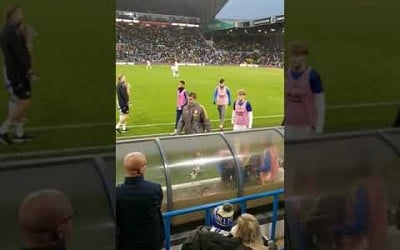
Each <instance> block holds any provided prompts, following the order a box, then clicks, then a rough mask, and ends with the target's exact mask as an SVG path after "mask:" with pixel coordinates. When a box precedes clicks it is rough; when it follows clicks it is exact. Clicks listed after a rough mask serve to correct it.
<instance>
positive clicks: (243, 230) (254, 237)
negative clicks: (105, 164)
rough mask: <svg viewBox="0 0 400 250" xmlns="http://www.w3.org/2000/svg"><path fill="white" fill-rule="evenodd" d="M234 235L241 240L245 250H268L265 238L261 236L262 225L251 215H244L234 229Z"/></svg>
mask: <svg viewBox="0 0 400 250" xmlns="http://www.w3.org/2000/svg"><path fill="white" fill-rule="evenodd" d="M231 232H232V235H233V237H235V238H238V239H240V241H241V242H242V244H243V246H244V249H247V250H264V249H265V250H267V249H268V248H267V247H266V246H264V240H263V236H262V234H261V229H260V224H259V223H258V221H257V219H256V217H254V216H253V215H251V214H242V215H241V216H239V218H238V219H237V221H236V225H235V226H234V227H233V228H232V231H231Z"/></svg>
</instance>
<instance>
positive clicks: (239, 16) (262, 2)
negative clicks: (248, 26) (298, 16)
mask: <svg viewBox="0 0 400 250" xmlns="http://www.w3.org/2000/svg"><path fill="white" fill-rule="evenodd" d="M283 14H284V1H283V0H229V1H228V3H226V5H225V6H224V7H223V8H222V9H221V10H220V11H219V12H218V14H217V16H216V17H215V18H216V19H220V20H256V19H262V18H268V17H271V16H279V15H283Z"/></svg>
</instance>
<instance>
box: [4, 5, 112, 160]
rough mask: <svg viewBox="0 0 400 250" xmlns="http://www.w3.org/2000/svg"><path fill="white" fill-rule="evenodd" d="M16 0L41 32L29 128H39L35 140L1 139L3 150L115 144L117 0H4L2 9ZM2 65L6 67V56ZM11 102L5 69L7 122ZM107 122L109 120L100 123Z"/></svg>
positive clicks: (35, 44) (38, 42)
mask: <svg viewBox="0 0 400 250" xmlns="http://www.w3.org/2000/svg"><path fill="white" fill-rule="evenodd" d="M10 4H19V5H20V6H22V8H23V10H24V12H25V19H26V22H27V23H28V24H30V25H32V26H34V27H35V29H36V30H37V32H38V33H39V37H37V39H36V40H35V41H34V57H33V68H34V70H35V71H37V73H38V74H39V79H38V80H37V81H36V82H34V83H33V84H32V93H33V103H32V107H31V109H30V110H29V112H28V115H27V118H28V122H27V124H26V125H27V129H35V128H36V129H35V130H33V131H29V134H30V135H32V136H33V137H34V140H33V141H32V142H30V143H27V144H18V145H17V144H15V145H13V146H7V147H6V146H2V145H0V153H2V152H10V153H11V152H12V153H18V152H23V151H32V150H33V151H36V150H38V151H40V150H54V149H65V148H77V147H86V146H95V145H104V144H111V143H112V140H113V138H114V137H115V135H114V131H113V127H114V126H113V125H112V124H113V121H111V119H112V118H113V116H114V106H115V104H114V102H115V101H114V98H113V94H114V93H115V88H114V86H113V85H112V82H113V79H114V76H115V72H114V65H115V51H114V44H115V39H114V38H115V31H114V25H115V24H114V23H115V21H114V12H113V9H114V2H112V1H105V0H101V1H98V0H89V1H79V2H77V1H52V0H37V1H22V0H16V1H9V0H6V1H0V10H2V11H1V15H3V13H5V9H6V7H7V6H9V5H10ZM39 6H41V7H39ZM43 6H44V7H43ZM93 6H96V8H93ZM76 8H79V11H76ZM3 10H4V11H3ZM0 25H1V26H3V16H1V21H0ZM0 69H1V72H3V57H2V56H1V59H0ZM7 105H8V92H7V90H6V89H5V88H3V73H1V78H0V120H1V122H3V120H4V118H5V115H6V112H7ZM105 123H109V125H108V126H107V125H102V126H98V125H96V124H105ZM79 124H95V125H94V126H87V127H79ZM69 125H74V126H75V127H73V128H71V127H70V126H69ZM63 127H64V128H63ZM37 128H40V129H39V130H37Z"/></svg>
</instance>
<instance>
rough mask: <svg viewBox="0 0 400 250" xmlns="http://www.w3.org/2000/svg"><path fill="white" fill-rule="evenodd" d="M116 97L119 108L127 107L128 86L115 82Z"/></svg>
mask: <svg viewBox="0 0 400 250" xmlns="http://www.w3.org/2000/svg"><path fill="white" fill-rule="evenodd" d="M117 98H118V105H119V107H120V108H123V107H128V105H129V93H128V88H127V87H126V85H125V84H124V83H122V82H119V83H118V84H117Z"/></svg>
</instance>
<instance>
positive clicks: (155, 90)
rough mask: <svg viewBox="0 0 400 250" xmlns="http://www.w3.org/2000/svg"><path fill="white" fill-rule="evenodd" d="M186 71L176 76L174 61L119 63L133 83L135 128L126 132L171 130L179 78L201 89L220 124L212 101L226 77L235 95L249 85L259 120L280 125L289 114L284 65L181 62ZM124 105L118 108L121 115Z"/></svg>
mask: <svg viewBox="0 0 400 250" xmlns="http://www.w3.org/2000/svg"><path fill="white" fill-rule="evenodd" d="M179 71H180V77H179V78H173V77H172V74H171V71H170V67H169V66H157V65H153V69H152V70H150V71H147V70H146V67H145V66H141V65H136V66H132V65H117V68H116V73H117V75H119V74H125V75H126V77H127V81H128V82H129V83H130V84H131V93H130V94H131V112H130V117H129V122H128V126H131V128H130V131H128V132H126V133H124V134H122V136H139V135H149V134H164V133H171V132H172V131H173V129H174V122H175V112H176V106H175V105H176V88H177V84H178V81H179V80H181V79H183V80H185V82H186V89H187V90H188V91H189V92H190V91H194V92H196V93H197V95H198V98H197V99H198V101H199V103H201V104H202V105H204V106H205V108H206V110H207V113H208V116H209V117H210V120H211V121H212V128H213V129H217V128H218V125H219V123H218V112H217V109H216V106H214V105H213V103H212V97H213V93H214V89H215V87H216V86H217V83H218V81H219V79H220V78H224V79H225V80H226V85H227V86H228V87H229V88H230V90H231V94H232V98H233V99H234V98H236V91H237V90H238V89H240V88H243V89H245V90H246V92H247V99H248V101H249V102H250V103H251V105H252V107H253V115H254V122H253V124H254V126H253V127H270V126H278V125H280V124H281V122H282V116H283V70H282V69H273V68H242V67H238V66H204V67H203V66H180V67H179ZM231 113H232V107H228V111H227V119H226V122H225V127H226V129H227V130H231V128H232V125H231V122H230V121H231V120H230V117H231ZM118 114H119V111H118V110H117V116H116V117H117V119H118Z"/></svg>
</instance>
